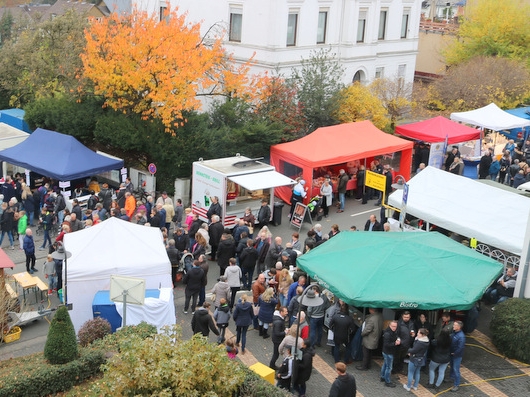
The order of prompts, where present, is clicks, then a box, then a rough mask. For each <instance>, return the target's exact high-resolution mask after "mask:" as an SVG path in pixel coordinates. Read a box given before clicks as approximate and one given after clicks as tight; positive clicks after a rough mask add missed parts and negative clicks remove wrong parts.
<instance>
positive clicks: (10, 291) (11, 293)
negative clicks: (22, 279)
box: [5, 284, 18, 299]
mask: <svg viewBox="0 0 530 397" xmlns="http://www.w3.org/2000/svg"><path fill="white" fill-rule="evenodd" d="M5 286H6V291H7V293H8V294H9V296H11V298H12V299H17V298H18V294H17V293H16V292H15V291H14V290H13V287H11V286H10V285H9V284H6V285H5Z"/></svg>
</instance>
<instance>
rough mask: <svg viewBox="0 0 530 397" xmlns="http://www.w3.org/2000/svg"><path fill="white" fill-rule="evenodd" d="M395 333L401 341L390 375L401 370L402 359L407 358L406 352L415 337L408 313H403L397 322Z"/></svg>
mask: <svg viewBox="0 0 530 397" xmlns="http://www.w3.org/2000/svg"><path fill="white" fill-rule="evenodd" d="M397 333H398V336H399V338H400V339H401V344H400V347H399V348H397V349H396V354H395V356H394V369H393V370H392V373H397V372H400V371H401V370H402V369H403V364H404V361H403V360H404V359H405V357H406V356H407V351H408V349H409V348H410V346H411V345H412V342H413V341H414V338H415V337H416V330H415V329H414V322H413V321H412V320H411V319H410V312H409V311H405V312H403V314H402V315H401V318H400V319H399V321H398V329H397Z"/></svg>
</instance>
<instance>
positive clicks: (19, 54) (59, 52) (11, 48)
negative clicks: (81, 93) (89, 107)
mask: <svg viewBox="0 0 530 397" xmlns="http://www.w3.org/2000/svg"><path fill="white" fill-rule="evenodd" d="M86 26H87V20H86V17H84V16H83V15H81V14H78V13H76V12H74V11H68V12H67V13H65V14H64V15H62V16H60V17H57V18H54V19H53V20H47V21H44V22H42V23H36V24H33V25H32V26H29V27H28V28H27V29H26V30H24V31H23V32H22V33H21V34H20V35H19V36H18V37H17V38H16V40H11V41H9V42H6V43H5V44H4V45H3V46H2V48H1V50H0V89H2V90H4V91H6V92H7V93H8V95H9V97H10V105H11V106H15V107H24V106H25V105H26V104H27V103H30V102H32V101H33V100H35V99H36V98H40V97H51V96H55V95H58V94H68V95H76V94H77V91H78V87H79V81H78V74H79V72H80V70H81V68H82V62H81V58H80V57H79V54H80V53H81V51H82V49H83V48H84V46H85V38H84V34H83V30H84V28H85V27H86Z"/></svg>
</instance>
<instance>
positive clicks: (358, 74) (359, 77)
mask: <svg viewBox="0 0 530 397" xmlns="http://www.w3.org/2000/svg"><path fill="white" fill-rule="evenodd" d="M361 80H362V73H361V71H360V70H358V71H357V72H355V74H354V75H353V80H352V83H357V82H358V83H360V82H361Z"/></svg>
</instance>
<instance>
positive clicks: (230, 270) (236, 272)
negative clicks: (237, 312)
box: [224, 258, 243, 310]
mask: <svg viewBox="0 0 530 397" xmlns="http://www.w3.org/2000/svg"><path fill="white" fill-rule="evenodd" d="M228 264H229V266H228V267H227V268H226V270H225V274H224V275H225V277H226V282H227V283H228V285H229V286H230V291H231V297H230V304H229V306H230V310H232V309H233V307H234V303H235V301H236V294H237V291H239V290H240V289H241V278H242V277H243V274H242V273H241V268H240V267H239V266H237V264H236V258H230V260H229V261H228Z"/></svg>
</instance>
